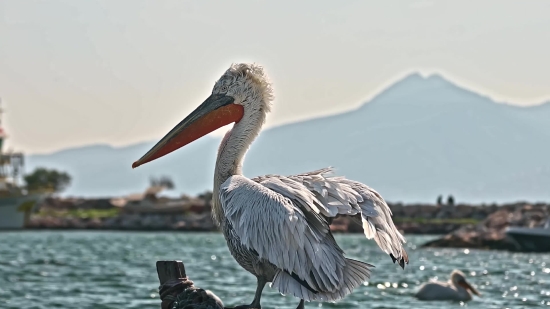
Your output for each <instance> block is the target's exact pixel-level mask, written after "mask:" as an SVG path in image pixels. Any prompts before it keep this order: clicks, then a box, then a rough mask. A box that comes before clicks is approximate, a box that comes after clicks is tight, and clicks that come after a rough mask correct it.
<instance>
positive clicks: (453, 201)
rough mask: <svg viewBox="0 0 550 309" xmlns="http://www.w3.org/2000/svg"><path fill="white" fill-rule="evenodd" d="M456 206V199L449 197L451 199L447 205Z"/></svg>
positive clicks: (448, 199)
mask: <svg viewBox="0 0 550 309" xmlns="http://www.w3.org/2000/svg"><path fill="white" fill-rule="evenodd" d="M454 204H455V198H454V197H453V196H452V195H449V197H448V198H447V205H449V206H454Z"/></svg>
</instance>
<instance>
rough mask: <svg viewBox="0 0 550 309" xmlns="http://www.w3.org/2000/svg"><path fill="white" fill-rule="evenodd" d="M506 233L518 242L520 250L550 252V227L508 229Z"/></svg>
mask: <svg viewBox="0 0 550 309" xmlns="http://www.w3.org/2000/svg"><path fill="white" fill-rule="evenodd" d="M506 235H507V236H508V237H510V238H511V239H513V240H514V241H515V242H516V243H517V245H518V247H519V248H518V249H519V250H520V251H524V252H550V229H537V228H535V229H527V228H515V229H509V230H507V231H506Z"/></svg>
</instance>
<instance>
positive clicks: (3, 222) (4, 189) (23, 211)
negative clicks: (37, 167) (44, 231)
mask: <svg viewBox="0 0 550 309" xmlns="http://www.w3.org/2000/svg"><path fill="white" fill-rule="evenodd" d="M0 103H1V101H0ZM1 114H2V109H1V107H0V115H1ZM6 137H7V135H6V133H5V131H4V129H3V128H2V124H1V119H0V230H5V229H10V230H11V229H21V228H24V227H25V225H26V224H27V222H28V220H29V217H30V214H31V212H32V210H33V208H34V206H35V205H36V204H37V202H39V201H40V200H41V199H42V198H44V197H45V196H46V195H45V194H27V192H26V191H25V190H24V189H23V188H21V186H19V184H18V183H19V182H20V179H21V172H22V170H23V166H24V160H23V159H24V157H23V154H22V153H15V152H4V151H3V149H2V147H3V144H4V140H5V139H6Z"/></svg>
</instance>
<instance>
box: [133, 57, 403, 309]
mask: <svg viewBox="0 0 550 309" xmlns="http://www.w3.org/2000/svg"><path fill="white" fill-rule="evenodd" d="M272 92H273V91H272V88H271V84H270V82H269V80H268V78H267V76H266V74H265V73H264V70H263V68H262V67H260V66H258V65H255V64H233V65H231V67H230V68H229V69H228V70H227V71H226V72H225V73H224V74H223V75H222V77H221V78H220V79H219V80H218V81H217V82H216V83H215V85H214V89H213V90H212V94H211V95H210V96H209V97H208V98H207V99H206V101H204V102H203V103H202V104H201V105H200V106H199V107H197V109H195V110H194V111H193V112H192V113H191V114H190V115H189V116H187V117H186V118H185V119H184V120H183V121H181V122H180V123H179V124H178V125H176V126H175V127H174V128H173V129H172V130H171V131H170V132H169V133H168V134H166V136H164V137H163V138H162V139H161V140H160V141H159V142H158V143H157V144H156V145H155V146H154V147H153V148H151V150H149V151H148V152H147V153H146V154H145V155H144V156H143V157H141V158H140V159H139V160H138V161H136V162H134V164H133V165H132V167H133V168H135V167H137V166H140V165H142V164H144V163H147V162H150V161H152V160H155V159H157V158H159V157H162V156H164V155H166V154H168V153H170V152H172V151H174V150H176V149H178V148H180V147H183V146H185V145H187V144H189V143H191V142H193V141H194V140H196V139H198V138H200V137H202V136H204V135H206V134H208V133H210V132H212V131H214V130H216V129H218V128H220V127H222V126H224V125H227V124H230V123H233V122H234V123H235V124H234V125H233V128H232V129H231V130H230V131H229V132H227V133H226V134H225V137H224V138H223V140H222V142H221V145H220V147H219V150H218V158H217V161H216V167H215V175H214V189H213V209H212V213H213V217H214V220H215V222H216V223H217V224H218V225H219V226H220V228H221V230H222V232H223V235H224V236H225V239H226V241H227V245H228V247H229V251H230V252H231V254H232V255H233V257H234V258H235V260H236V261H237V263H239V264H240V265H241V266H242V267H243V268H244V269H246V270H247V271H249V272H250V273H252V274H253V275H254V276H256V278H257V283H258V284H257V289H256V294H255V297H254V300H253V301H252V303H251V304H250V305H243V306H238V307H236V308H261V306H260V297H261V294H262V291H263V288H264V286H265V284H266V283H267V282H271V287H274V288H276V289H277V290H278V291H279V292H280V293H282V294H292V295H294V296H295V297H298V298H300V303H299V305H298V308H304V301H329V302H333V301H336V300H339V299H341V298H343V297H345V296H346V295H348V294H349V293H351V292H352V290H353V289H354V288H356V287H357V286H359V285H360V284H362V283H363V282H365V281H366V280H367V279H368V278H369V276H370V269H371V267H373V266H372V265H370V264H367V263H363V262H359V261H355V260H352V259H348V258H345V257H344V252H343V251H342V249H340V247H339V246H338V244H337V243H336V241H335V240H334V238H333V236H332V234H331V232H330V228H329V224H330V223H331V222H332V220H333V218H334V217H336V215H348V216H355V215H356V216H357V217H359V218H361V220H362V224H363V229H364V232H365V236H366V237H367V238H369V239H372V238H374V240H375V241H376V243H377V244H378V246H379V247H380V248H381V249H382V250H383V251H384V252H385V253H387V254H389V255H390V257H391V258H392V259H393V262H394V263H395V262H396V261H398V263H399V265H400V266H401V267H404V266H405V263H408V262H409V261H408V256H407V253H406V251H405V249H404V248H403V243H404V242H405V239H404V238H403V236H402V235H401V234H400V233H399V231H398V230H397V229H396V227H395V225H394V223H393V221H392V219H391V211H390V209H389V207H388V206H387V204H386V202H385V201H384V199H383V198H382V197H381V196H380V194H378V193H377V192H376V191H374V190H373V189H371V188H369V187H367V186H366V185H364V184H362V183H359V182H356V181H352V180H348V179H346V178H344V177H333V176H328V175H327V174H328V173H329V172H330V171H331V170H330V169H328V168H327V169H321V170H318V171H314V172H309V173H304V174H299V175H294V176H279V175H266V176H261V177H257V178H253V179H248V178H246V177H245V176H243V175H242V163H243V158H244V155H245V153H246V151H247V150H248V147H249V146H250V144H251V143H252V141H253V140H254V139H255V138H256V136H258V134H259V133H260V130H261V128H262V125H263V123H264V120H265V118H266V115H267V113H268V112H269V110H270V108H271V101H272V100H273V95H272ZM281 147H284V145H281ZM327 147H330V141H327ZM288 151H292V149H289V150H288ZM365 164H367V162H365Z"/></svg>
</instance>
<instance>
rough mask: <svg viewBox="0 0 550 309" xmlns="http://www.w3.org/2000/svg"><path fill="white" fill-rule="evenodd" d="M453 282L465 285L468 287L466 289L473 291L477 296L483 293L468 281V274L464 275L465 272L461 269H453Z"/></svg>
mask: <svg viewBox="0 0 550 309" xmlns="http://www.w3.org/2000/svg"><path fill="white" fill-rule="evenodd" d="M451 282H452V283H453V285H454V286H456V287H459V286H460V287H463V288H464V289H466V291H468V290H469V291H472V293H474V294H476V295H477V296H481V294H480V293H479V292H478V291H477V290H476V289H475V288H474V287H473V286H471V285H470V283H468V281H466V276H464V273H463V272H461V271H460V270H453V272H452V273H451Z"/></svg>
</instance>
